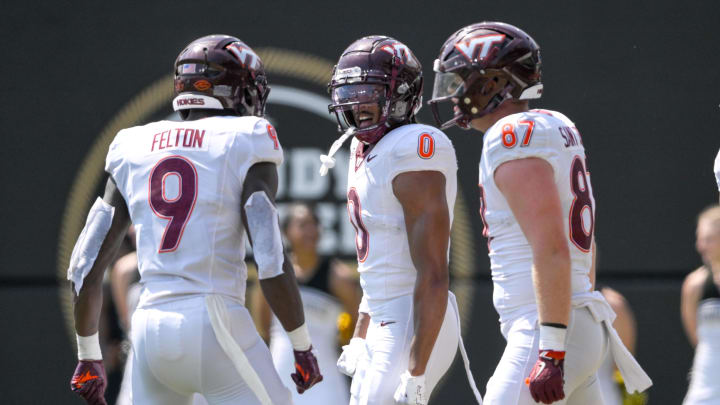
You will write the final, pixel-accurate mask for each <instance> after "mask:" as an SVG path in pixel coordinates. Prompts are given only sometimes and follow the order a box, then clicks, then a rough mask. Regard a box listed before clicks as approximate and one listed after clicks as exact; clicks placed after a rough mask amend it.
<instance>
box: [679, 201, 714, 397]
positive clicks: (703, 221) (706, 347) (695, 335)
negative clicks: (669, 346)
mask: <svg viewBox="0 0 720 405" xmlns="http://www.w3.org/2000/svg"><path fill="white" fill-rule="evenodd" d="M695 247H696V248H697V251H698V253H700V256H702V261H703V266H701V267H700V268H698V269H696V270H695V271H693V272H691V273H690V274H688V275H687V277H685V281H684V282H683V286H682V293H681V299H680V310H681V314H682V321H683V326H684V327H685V333H686V334H687V337H688V340H689V341H690V344H691V345H692V346H693V347H694V348H695V358H694V359H693V365H692V371H691V373H690V386H689V388H688V392H687V394H686V396H685V400H684V401H683V404H684V405H704V404H708V405H710V404H717V403H720V206H717V205H713V206H711V207H709V208H706V209H705V210H703V212H701V213H700V215H699V217H698V222H697V241H696V243H695Z"/></svg>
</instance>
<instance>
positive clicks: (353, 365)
mask: <svg viewBox="0 0 720 405" xmlns="http://www.w3.org/2000/svg"><path fill="white" fill-rule="evenodd" d="M342 349H343V351H342V354H340V358H339V359H338V361H337V368H338V371H340V372H341V373H343V374H345V375H346V376H348V377H352V376H353V375H354V374H355V370H356V369H357V365H358V362H359V361H360V359H362V358H363V357H366V356H368V351H367V345H366V344H365V339H363V338H352V339H350V344H347V345H345V346H343V347H342Z"/></svg>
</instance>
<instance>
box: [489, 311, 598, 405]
mask: <svg viewBox="0 0 720 405" xmlns="http://www.w3.org/2000/svg"><path fill="white" fill-rule="evenodd" d="M533 318H534V317H533ZM539 337H540V331H539V329H538V328H537V323H536V322H534V321H528V320H527V319H525V318H520V319H518V320H516V321H514V322H513V324H512V326H511V327H510V331H509V332H508V335H507V346H506V347H505V352H504V353H503V355H502V358H501V359H500V363H498V366H497V368H496V369H495V373H494V374H493V376H492V377H491V378H490V380H489V381H488V383H487V391H486V393H485V396H484V397H483V401H484V403H485V405H516V404H517V405H536V404H537V403H536V402H535V401H534V400H533V399H532V396H531V395H530V389H529V388H528V386H527V385H526V384H525V379H526V378H527V377H528V376H529V375H530V371H531V370H532V368H533V366H534V365H535V362H536V361H537V358H538V341H539ZM565 347H566V355H565V387H564V389H565V399H564V400H562V401H558V402H554V403H553V404H558V405H564V404H567V405H602V404H604V403H605V402H604V401H603V397H602V392H601V389H600V384H599V382H598V378H597V370H598V368H599V367H600V365H601V364H602V362H603V360H604V359H605V356H606V354H607V352H608V333H607V331H606V330H605V327H604V326H603V324H602V323H598V322H596V321H595V319H594V318H593V316H592V314H591V313H590V311H589V310H588V309H587V308H585V307H580V308H573V310H572V311H571V314H570V324H569V325H568V333H567V338H566V346H565Z"/></svg>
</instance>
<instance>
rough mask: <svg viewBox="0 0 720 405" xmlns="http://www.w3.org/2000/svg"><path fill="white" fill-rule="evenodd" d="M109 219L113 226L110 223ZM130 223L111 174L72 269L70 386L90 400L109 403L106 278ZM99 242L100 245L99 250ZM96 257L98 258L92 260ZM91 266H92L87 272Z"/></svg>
mask: <svg viewBox="0 0 720 405" xmlns="http://www.w3.org/2000/svg"><path fill="white" fill-rule="evenodd" d="M108 221H109V222H110V223H109V228H107V227H106V226H107V224H108ZM129 225H130V215H129V213H128V210H127V206H126V204H125V200H124V199H123V197H122V195H121V194H120V191H119V190H118V189H117V187H116V185H115V182H114V181H113V179H112V177H111V178H109V179H108V181H107V185H106V186H105V195H104V197H103V199H102V201H100V200H99V199H98V201H96V202H95V205H93V207H92V208H91V210H90V213H89V214H88V220H87V223H86V225H85V228H84V229H83V232H82V233H81V235H80V238H79V239H78V242H77V244H76V245H75V249H73V257H71V260H70V269H69V276H70V279H71V280H72V282H71V288H72V290H73V295H74V314H75V331H76V334H77V342H78V365H77V367H76V368H75V372H74V373H73V376H72V379H71V380H70V388H71V389H72V390H73V391H75V392H76V393H77V394H78V395H80V396H81V397H83V399H85V401H86V402H87V403H88V404H100V405H103V404H105V398H104V394H105V387H106V384H107V377H106V375H105V367H104V366H103V362H102V353H101V352H100V343H99V339H98V323H99V320H100V311H101V309H102V299H103V294H102V280H103V275H104V273H105V269H106V268H107V267H108V266H109V265H110V263H111V262H112V260H113V259H114V258H115V256H116V255H117V252H118V250H119V248H120V244H121V243H122V240H123V238H124V237H125V233H126V232H127V229H128V226H129ZM105 231H106V233H105ZM98 244H99V245H100V247H99V249H98V250H95V249H97V246H98ZM93 257H94V262H90V261H91V260H92V258H93ZM87 266H91V267H90V269H89V272H87V274H85V271H86V269H87Z"/></svg>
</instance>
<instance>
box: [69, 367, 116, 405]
mask: <svg viewBox="0 0 720 405" xmlns="http://www.w3.org/2000/svg"><path fill="white" fill-rule="evenodd" d="M106 386H107V377H106V376H105V367H104V366H103V362H102V360H80V361H79V362H78V365H77V367H75V373H74V374H73V376H72V379H71V380H70V389H71V390H73V391H74V392H75V393H77V394H78V395H80V396H81V397H83V398H84V399H85V402H87V403H88V404H89V405H107V402H105V387H106Z"/></svg>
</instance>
